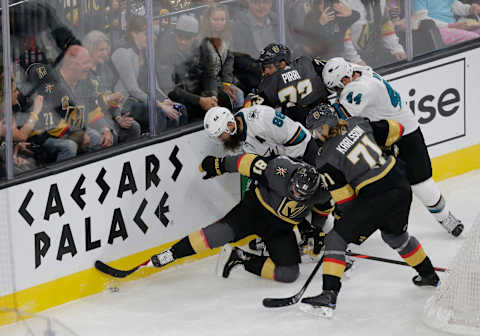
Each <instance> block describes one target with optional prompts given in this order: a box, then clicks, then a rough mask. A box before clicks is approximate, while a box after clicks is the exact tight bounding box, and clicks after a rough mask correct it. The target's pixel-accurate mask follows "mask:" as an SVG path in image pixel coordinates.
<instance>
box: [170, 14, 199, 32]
mask: <svg viewBox="0 0 480 336" xmlns="http://www.w3.org/2000/svg"><path fill="white" fill-rule="evenodd" d="M175 32H176V33H180V34H181V35H183V36H186V37H187V36H190V37H193V36H195V35H197V34H198V21H197V19H195V18H194V17H193V16H191V15H186V14H183V15H180V17H179V18H178V20H177V24H176V25H175Z"/></svg>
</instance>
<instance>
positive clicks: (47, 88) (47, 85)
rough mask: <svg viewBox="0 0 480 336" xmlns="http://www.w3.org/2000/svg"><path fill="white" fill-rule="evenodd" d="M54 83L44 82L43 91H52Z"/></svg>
mask: <svg viewBox="0 0 480 336" xmlns="http://www.w3.org/2000/svg"><path fill="white" fill-rule="evenodd" d="M54 87H55V84H45V93H52V92H53V88H54Z"/></svg>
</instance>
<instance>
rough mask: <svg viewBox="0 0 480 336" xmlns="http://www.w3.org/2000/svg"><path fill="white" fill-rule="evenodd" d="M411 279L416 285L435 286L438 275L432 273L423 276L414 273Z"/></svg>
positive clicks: (438, 282) (438, 280)
mask: <svg viewBox="0 0 480 336" xmlns="http://www.w3.org/2000/svg"><path fill="white" fill-rule="evenodd" d="M412 281H413V283H414V284H415V285H416V286H420V287H425V286H429V287H437V286H438V285H439V284H440V278H439V277H438V275H437V273H433V274H430V275H427V276H423V277H422V276H420V275H415V276H414V277H413V278H412Z"/></svg>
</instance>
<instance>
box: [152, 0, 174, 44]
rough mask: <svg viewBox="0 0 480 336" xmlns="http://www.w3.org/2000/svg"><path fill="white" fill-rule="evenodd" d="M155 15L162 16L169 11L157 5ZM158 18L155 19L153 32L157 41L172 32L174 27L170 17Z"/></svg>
mask: <svg viewBox="0 0 480 336" xmlns="http://www.w3.org/2000/svg"><path fill="white" fill-rule="evenodd" d="M155 9H156V10H155ZM154 13H157V14H154V15H158V16H162V15H166V14H168V13H169V11H168V9H167V8H164V7H163V6H159V5H157V6H156V7H154ZM158 16H155V17H154V19H153V32H154V34H155V37H156V38H157V39H161V38H162V36H163V35H165V34H167V33H169V32H172V31H173V27H172V24H171V22H170V17H165V18H159V17H158Z"/></svg>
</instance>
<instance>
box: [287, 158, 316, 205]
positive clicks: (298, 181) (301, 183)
mask: <svg viewBox="0 0 480 336" xmlns="http://www.w3.org/2000/svg"><path fill="white" fill-rule="evenodd" d="M319 184H320V174H319V173H318V172H317V170H316V169H315V167H313V166H310V165H308V164H306V163H302V166H301V167H299V168H297V169H296V170H295V172H294V173H293V175H292V177H291V178H290V186H289V188H288V191H289V198H290V199H292V200H294V201H297V202H302V201H305V200H307V199H308V198H309V197H311V196H312V195H313V194H315V192H316V191H317V188H318V185H319Z"/></svg>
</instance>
